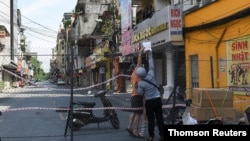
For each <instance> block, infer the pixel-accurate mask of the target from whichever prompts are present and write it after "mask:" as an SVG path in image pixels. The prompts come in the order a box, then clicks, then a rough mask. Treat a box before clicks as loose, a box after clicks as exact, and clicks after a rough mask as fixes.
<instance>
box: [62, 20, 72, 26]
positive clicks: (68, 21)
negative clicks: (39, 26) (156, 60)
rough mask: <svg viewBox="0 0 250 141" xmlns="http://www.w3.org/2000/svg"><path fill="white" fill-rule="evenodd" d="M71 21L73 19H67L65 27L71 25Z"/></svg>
mask: <svg viewBox="0 0 250 141" xmlns="http://www.w3.org/2000/svg"><path fill="white" fill-rule="evenodd" d="M71 22H72V21H71V19H69V20H65V21H64V23H63V24H64V28H67V27H69V25H71Z"/></svg>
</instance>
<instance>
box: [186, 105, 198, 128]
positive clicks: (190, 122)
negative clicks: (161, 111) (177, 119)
mask: <svg viewBox="0 0 250 141" xmlns="http://www.w3.org/2000/svg"><path fill="white" fill-rule="evenodd" d="M182 122H183V125H196V124H197V123H198V122H197V120H196V119H194V118H192V117H191V116H190V112H189V107H187V108H186V110H185V112H184V113H183V115H182Z"/></svg>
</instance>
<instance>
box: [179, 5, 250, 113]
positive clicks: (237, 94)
mask: <svg viewBox="0 0 250 141" xmlns="http://www.w3.org/2000/svg"><path fill="white" fill-rule="evenodd" d="M249 6H250V3H249V1H248V0H241V1H238V0H231V1H230V3H228V2H227V1H225V0H224V1H223V0H222V1H215V2H213V3H211V4H208V5H206V6H204V7H203V8H200V9H197V10H195V11H192V12H189V13H186V14H185V20H184V22H185V27H184V32H185V35H184V37H185V51H186V58H185V60H186V62H185V64H186V86H187V96H190V94H191V93H192V89H193V88H196V87H199V88H224V89H228V90H232V91H233V92H234V107H235V108H236V109H237V110H238V111H244V110H245V109H246V107H249V105H250V101H249V100H250V97H249V86H250V85H249V81H250V76H249V75H248V74H249V71H250V69H249V68H250V65H249V64H250V62H249V53H250V49H249V42H250V41H249V39H250V38H249V37H250V36H249V35H250V29H249V21H250V17H249V13H250V9H249ZM215 9H217V10H215Z"/></svg>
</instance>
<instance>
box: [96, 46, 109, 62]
mask: <svg viewBox="0 0 250 141" xmlns="http://www.w3.org/2000/svg"><path fill="white" fill-rule="evenodd" d="M93 52H94V54H95V61H96V62H100V61H106V60H107V59H108V58H107V57H104V52H110V49H109V48H108V47H103V48H97V49H94V51H93Z"/></svg>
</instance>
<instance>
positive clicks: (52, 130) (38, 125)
mask: <svg viewBox="0 0 250 141" xmlns="http://www.w3.org/2000/svg"><path fill="white" fill-rule="evenodd" d="M40 86H43V87H40ZM85 94H86V91H85V92H84V91H76V92H74V99H77V100H86V101H95V102H97V103H100V101H99V100H96V99H94V98H91V97H89V96H86V95H85ZM70 95H71V91H70V89H67V88H66V87H64V86H57V85H55V84H51V83H49V82H42V83H40V84H39V87H35V86H26V88H17V89H11V90H9V91H6V92H3V93H0V110H1V111H2V115H1V116H0V137H1V139H2V140H1V141H45V140H46V141H80V140H81V141H82V140H85V141H117V140H119V141H128V140H133V141H134V140H135V141H136V140H138V141H139V140H143V139H137V138H134V137H131V136H130V135H129V134H128V133H127V132H126V130H125V128H126V126H127V124H128V117H129V114H130V112H125V111H123V110H120V109H118V110H116V111H117V113H118V116H119V119H120V123H121V124H120V129H114V128H113V127H112V126H111V125H110V124H109V123H108V122H104V123H101V124H100V126H99V128H98V125H97V124H89V125H87V126H86V127H83V128H81V129H80V130H79V131H74V132H73V136H71V132H70V129H68V132H67V133H66V136H64V133H65V127H66V117H67V114H66V113H65V112H56V110H58V108H61V107H67V106H68V105H69V103H70ZM109 98H110V99H111V101H112V102H113V105H114V106H116V107H118V108H119V107H129V106H130V103H129V94H111V95H109ZM146 137H147V136H146V133H145V139H146Z"/></svg>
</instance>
